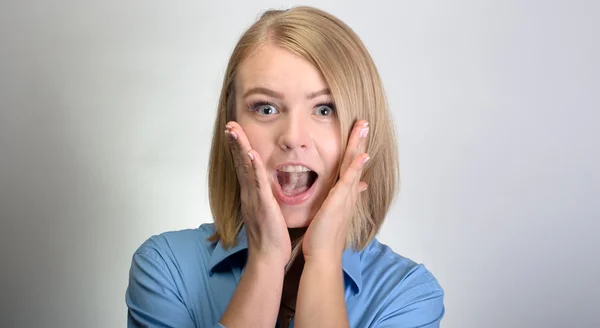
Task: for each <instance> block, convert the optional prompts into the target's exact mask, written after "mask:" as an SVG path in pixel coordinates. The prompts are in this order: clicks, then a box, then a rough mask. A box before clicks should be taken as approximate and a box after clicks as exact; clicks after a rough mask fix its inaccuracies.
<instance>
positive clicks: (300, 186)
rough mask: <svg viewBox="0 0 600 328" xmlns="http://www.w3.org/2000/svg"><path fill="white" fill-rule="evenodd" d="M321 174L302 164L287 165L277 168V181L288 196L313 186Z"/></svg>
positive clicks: (298, 193) (300, 192)
mask: <svg viewBox="0 0 600 328" xmlns="http://www.w3.org/2000/svg"><path fill="white" fill-rule="evenodd" d="M318 177H319V175H318V174H317V173H316V172H314V171H312V170H310V169H309V168H307V167H305V166H302V165H286V166H282V167H280V168H279V169H277V183H279V185H280V186H281V191H283V193H284V194H285V195H287V196H296V195H300V194H302V193H303V192H306V191H307V190H309V189H310V187H312V185H313V184H314V183H315V181H317V178H318Z"/></svg>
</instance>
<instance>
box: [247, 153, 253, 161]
mask: <svg viewBox="0 0 600 328" xmlns="http://www.w3.org/2000/svg"><path fill="white" fill-rule="evenodd" d="M248 157H250V160H251V161H254V154H252V153H251V152H248Z"/></svg>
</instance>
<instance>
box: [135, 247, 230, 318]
mask: <svg viewBox="0 0 600 328" xmlns="http://www.w3.org/2000/svg"><path fill="white" fill-rule="evenodd" d="M161 261H163V260H162V258H161V257H160V256H159V255H158V254H152V253H139V252H137V253H136V254H134V256H133V260H132V262H131V269H130V271H129V286H128V287H127V291H126V294H125V302H126V303H127V308H128V311H127V327H128V328H138V327H139V328H141V327H161V328H167V327H168V328H193V327H196V324H195V323H194V321H193V320H192V317H191V315H190V313H189V311H188V309H187V307H186V306H185V304H184V302H183V300H182V298H181V296H180V294H179V292H178V290H177V286H176V285H175V283H174V281H173V279H172V278H171V275H170V273H169V271H168V270H167V268H166V265H165V263H161ZM163 262H164V261H163ZM214 327H215V328H225V327H223V326H222V325H221V324H219V323H217V324H216V325H215V326H214Z"/></svg>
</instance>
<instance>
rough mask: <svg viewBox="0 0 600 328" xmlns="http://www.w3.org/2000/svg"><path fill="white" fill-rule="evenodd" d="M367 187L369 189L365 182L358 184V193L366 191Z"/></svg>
mask: <svg viewBox="0 0 600 328" xmlns="http://www.w3.org/2000/svg"><path fill="white" fill-rule="evenodd" d="M368 187H369V185H368V184H367V183H366V182H364V181H360V182H359V183H358V192H363V191H366V190H367V188H368Z"/></svg>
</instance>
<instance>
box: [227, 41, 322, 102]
mask: <svg viewBox="0 0 600 328" xmlns="http://www.w3.org/2000/svg"><path fill="white" fill-rule="evenodd" d="M257 88H264V89H268V90H272V91H275V92H277V93H278V94H279V95H282V96H287V95H295V96H299V95H302V96H305V97H306V96H308V95H310V94H315V93H319V92H320V93H322V92H323V90H328V86H327V84H326V83H325V79H324V78H323V76H322V74H321V72H319V70H318V69H317V68H316V67H314V66H313V65H312V64H311V63H309V62H308V61H307V60H305V59H304V58H302V57H300V56H298V55H296V54H294V53H292V52H290V51H287V50H285V49H283V48H281V47H277V46H273V45H266V46H263V47H260V49H258V50H257V51H255V52H254V53H253V54H252V55H251V56H249V57H248V58H247V59H246V60H245V61H244V62H243V63H242V64H241V65H240V67H239V70H238V74H237V77H236V89H237V90H238V91H239V92H240V94H242V95H243V94H246V93H248V92H250V91H252V90H253V89H257Z"/></svg>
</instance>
